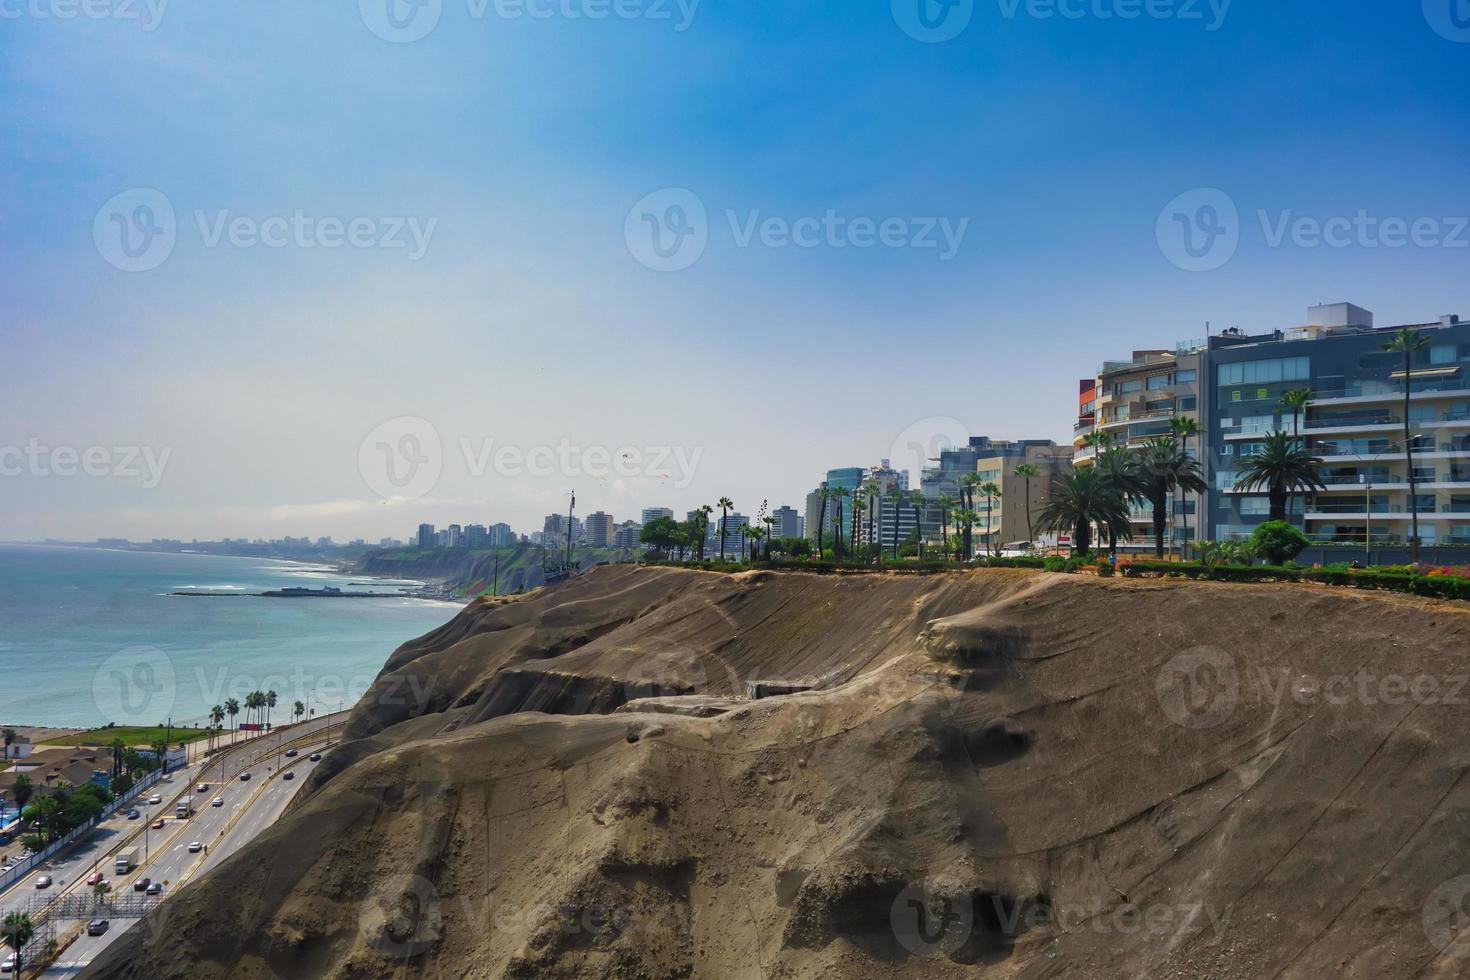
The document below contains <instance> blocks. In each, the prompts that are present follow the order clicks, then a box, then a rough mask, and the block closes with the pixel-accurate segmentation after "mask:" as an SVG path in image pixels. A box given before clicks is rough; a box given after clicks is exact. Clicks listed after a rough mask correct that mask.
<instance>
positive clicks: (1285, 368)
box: [1217, 357, 1312, 397]
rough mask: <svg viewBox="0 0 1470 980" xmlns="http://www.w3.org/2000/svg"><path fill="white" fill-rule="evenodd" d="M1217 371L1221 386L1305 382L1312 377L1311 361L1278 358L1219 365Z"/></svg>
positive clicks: (1307, 359)
mask: <svg viewBox="0 0 1470 980" xmlns="http://www.w3.org/2000/svg"><path fill="white" fill-rule="evenodd" d="M1217 370H1218V371H1219V384H1221V385H1242V384H1271V383H1273V382H1278V381H1305V380H1307V379H1308V378H1310V377H1311V376H1312V359H1311V358H1310V357H1278V358H1273V359H1270V360H1262V361H1241V362H1239V363H1237V364H1221V365H1220V366H1219V368H1218V369H1217ZM1262 397H1265V396H1262Z"/></svg>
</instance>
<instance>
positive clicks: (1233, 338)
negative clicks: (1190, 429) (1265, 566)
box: [1207, 303, 1470, 546]
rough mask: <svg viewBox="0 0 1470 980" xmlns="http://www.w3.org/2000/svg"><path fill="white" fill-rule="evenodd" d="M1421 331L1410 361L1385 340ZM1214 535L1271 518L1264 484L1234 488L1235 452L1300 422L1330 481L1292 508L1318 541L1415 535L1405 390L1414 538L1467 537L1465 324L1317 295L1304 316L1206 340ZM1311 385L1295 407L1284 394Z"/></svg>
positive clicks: (1459, 540)
mask: <svg viewBox="0 0 1470 980" xmlns="http://www.w3.org/2000/svg"><path fill="white" fill-rule="evenodd" d="M1405 326H1406V327H1408V328H1409V329H1412V330H1416V331H1419V332H1420V333H1421V334H1422V335H1423V336H1424V337H1425V338H1426V340H1427V341H1428V345H1427V346H1426V347H1425V349H1424V350H1422V351H1420V352H1419V353H1418V354H1416V355H1415V356H1414V358H1413V360H1412V362H1411V370H1410V372H1409V374H1410V376H1411V377H1409V378H1406V376H1405V372H1404V358H1403V354H1401V353H1396V352H1391V351H1386V350H1384V345H1385V344H1386V343H1387V342H1388V341H1389V340H1390V339H1391V338H1392V336H1393V334H1394V333H1396V332H1397V331H1398V330H1400V329H1403V328H1404V327H1405ZM1207 358H1208V361H1209V365H1210V372H1211V375H1212V380H1213V382H1214V383H1213V384H1212V385H1211V386H1210V391H1209V392H1208V394H1209V398H1210V422H1211V424H1210V435H1211V439H1210V450H1211V455H1210V463H1211V464H1212V466H1211V469H1212V471H1213V472H1212V473H1211V476H1210V479H1211V486H1212V487H1213V488H1214V489H1216V490H1217V491H1219V492H1218V493H1216V494H1214V496H1215V501H1216V502H1215V506H1214V507H1213V508H1212V510H1211V513H1210V515H1209V522H1208V523H1209V525H1210V526H1211V529H1212V531H1211V533H1212V536H1214V537H1217V538H1233V537H1242V536H1246V535H1249V534H1250V533H1251V531H1252V530H1253V529H1254V528H1255V526H1256V525H1257V524H1260V523H1261V521H1263V520H1265V516H1266V512H1267V507H1268V503H1267V500H1266V498H1265V496H1264V494H1260V493H1242V492H1239V491H1236V490H1235V489H1234V486H1235V482H1236V480H1237V479H1238V478H1239V474H1240V471H1241V469H1242V466H1243V463H1242V461H1243V459H1244V458H1245V457H1247V456H1249V455H1250V454H1251V453H1252V452H1253V451H1255V449H1256V448H1257V447H1258V446H1259V445H1260V440H1261V437H1262V436H1263V435H1264V434H1265V433H1267V432H1271V431H1277V430H1281V431H1296V432H1299V433H1300V436H1301V439H1302V441H1303V442H1304V443H1305V445H1306V447H1307V448H1308V449H1309V450H1310V451H1311V452H1312V454H1313V455H1315V456H1319V457H1321V458H1322V460H1323V463H1324V465H1323V468H1322V480H1323V482H1324V483H1325V484H1326V485H1327V490H1326V491H1325V492H1319V493H1316V494H1312V495H1311V496H1310V497H1309V498H1308V499H1306V500H1301V499H1298V500H1297V501H1295V502H1294V504H1295V505H1294V507H1293V511H1292V519H1293V520H1294V521H1296V522H1297V523H1298V524H1299V525H1301V526H1302V527H1303V528H1304V529H1305V530H1306V532H1307V534H1308V535H1309V536H1311V537H1312V538H1313V539H1314V540H1321V541H1332V542H1337V543H1353V542H1362V541H1366V540H1368V535H1369V534H1370V533H1371V535H1372V540H1373V541H1375V542H1382V543H1385V544H1391V543H1397V542H1407V541H1408V539H1409V536H1410V524H1411V510H1412V508H1411V507H1410V505H1409V471H1408V453H1407V452H1406V451H1405V450H1406V447H1405V439H1404V394H1405V392H1404V388H1405V384H1406V382H1407V383H1408V387H1409V392H1408V395H1409V406H1408V421H1409V429H1410V436H1409V438H1410V439H1411V440H1412V448H1413V454H1414V471H1415V472H1414V478H1415V483H1416V487H1415V491H1416V495H1417V498H1418V501H1417V502H1418V511H1419V538H1420V541H1421V542H1422V543H1423V544H1424V545H1428V546H1434V545H1448V544H1462V545H1464V544H1470V377H1467V372H1470V323H1464V322H1462V321H1461V320H1460V318H1459V317H1458V316H1445V317H1442V318H1440V319H1439V320H1438V321H1436V322H1433V323H1414V324H1405V325H1402V326H1388V327H1376V326H1375V325H1374V322H1373V314H1372V313H1370V312H1369V311H1367V310H1364V309H1362V308H1361V307H1357V306H1354V305H1352V304H1351V303H1337V304H1333V305H1329V306H1317V307H1313V308H1311V309H1310V310H1309V311H1308V317H1307V323H1306V324H1305V325H1303V326H1301V327H1296V328H1292V329H1288V330H1281V331H1274V332H1272V333H1269V334H1263V335H1258V336H1244V335H1241V334H1239V333H1235V334H1226V335H1225V336H1222V337H1215V338H1211V341H1210V347H1209V350H1208V353H1207ZM1302 388H1306V389H1310V390H1311V392H1312V397H1311V401H1310V403H1309V404H1308V406H1307V408H1306V410H1305V412H1304V413H1302V414H1301V415H1299V416H1297V417H1295V418H1293V413H1292V411H1291V410H1290V409H1287V408H1285V407H1283V405H1282V403H1281V399H1282V396H1283V395H1284V394H1285V393H1286V392H1287V391H1291V390H1293V389H1302Z"/></svg>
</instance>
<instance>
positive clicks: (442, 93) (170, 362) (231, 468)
mask: <svg viewBox="0 0 1470 980" xmlns="http://www.w3.org/2000/svg"><path fill="white" fill-rule="evenodd" d="M48 2H49V6H48ZM1435 2H1437V0H1426V2H1425V3H1423V4H1419V3H1411V4H1400V5H1392V6H1391V5H1381V4H1374V3H1369V2H1367V0H1352V2H1347V3H1333V4H1328V3H1325V2H1313V3H1306V4H1300V5H1294V6H1289V7H1282V6H1280V5H1272V6H1271V7H1270V8H1267V7H1266V6H1264V5H1261V4H1247V3H1245V2H1244V0H1236V2H1234V3H1233V4H1227V3H1216V4H1214V5H1211V4H1206V3H1201V4H1191V5H1190V7H1191V8H1192V9H1193V10H1194V11H1195V12H1196V13H1198V14H1200V17H1199V18H1198V19H1196V18H1193V17H1184V16H1183V15H1182V8H1184V6H1185V5H1184V4H1183V3H1182V2H1180V3H1174V4H1163V5H1162V6H1161V7H1160V9H1165V8H1167V9H1170V10H1173V11H1175V13H1176V15H1175V16H1167V17H1149V16H1139V17H1137V18H1134V19H1124V18H1123V17H1122V16H1108V17H1103V16H1101V13H1105V12H1108V11H1112V12H1113V13H1117V11H1121V10H1122V9H1124V8H1125V6H1126V0H1112V2H1110V3H1109V2H1105V0H1099V2H1094V3H1089V4H1086V5H1083V4H1078V3H1063V4H1062V5H1061V8H1060V9H1064V10H1070V11H1081V12H1082V13H1081V16H1078V17H1070V16H1064V15H1062V14H1061V13H1056V12H1055V10H1054V12H1053V14H1052V15H1051V16H1044V15H1042V13H1041V11H1042V10H1046V9H1053V8H1052V7H1046V6H1044V5H1039V4H1035V3H1032V4H1024V3H1022V4H1019V5H1017V4H1013V3H1010V2H1008V0H1000V2H998V3H995V4H984V3H980V4H976V3H966V4H962V5H961V7H962V8H963V10H965V11H967V12H968V20H967V21H966V22H965V24H964V26H963V27H962V28H961V29H960V30H959V31H958V33H957V34H956V36H954V37H953V38H951V39H949V40H942V41H941V40H940V39H939V38H938V37H934V36H923V34H924V32H923V30H921V29H917V28H915V27H914V25H913V24H910V23H907V22H906V21H905V17H904V16H902V15H901V13H900V8H901V7H902V4H899V3H897V2H896V0H895V2H894V3H892V4H890V3H887V2H874V3H865V4H862V5H858V6H853V5H838V6H821V5H814V4H800V5H798V4H786V5H779V6H760V5H748V4H735V5H719V4H715V3H712V2H710V3H692V2H689V0H686V2H685V3H684V4H682V5H680V4H676V3H663V2H659V3H657V5H656V6H655V0H641V2H632V0H629V3H628V4H627V5H626V6H624V7H620V8H619V9H624V10H629V11H635V12H639V15H638V16H608V17H606V18H604V19H594V18H593V17H592V16H590V13H589V12H590V11H593V10H596V9H601V8H599V7H598V6H597V4H596V0H566V2H565V3H561V4H559V5H556V6H548V5H541V4H534V5H533V6H534V8H535V9H537V10H543V11H546V10H550V11H552V13H551V15H550V16H546V17H533V16H530V15H528V14H527V15H522V16H513V15H512V14H511V13H510V11H512V10H515V9H525V8H523V7H522V6H520V5H513V4H509V3H508V2H504V0H502V2H501V3H499V4H495V3H492V4H491V5H490V7H488V8H485V7H484V6H483V5H480V4H476V3H470V4H468V5H465V4H459V3H455V2H449V3H439V2H435V3H432V4H430V5H429V8H427V9H430V10H432V12H433V14H434V17H435V18H436V19H435V20H434V22H433V23H432V24H431V23H428V22H427V21H417V20H414V21H413V22H412V24H411V25H410V27H409V28H407V30H418V29H424V28H427V32H426V33H425V34H424V36H422V37H418V38H416V39H415V38H411V37H409V36H408V35H406V34H404V30H406V29H405V28H399V27H394V26H393V25H394V24H398V23H400V21H399V20H396V19H395V20H390V21H381V20H380V19H379V17H378V14H379V13H380V12H379V11H378V9H377V8H376V7H374V5H373V4H372V3H370V2H368V0H363V2H362V3H360V4H351V3H347V4H333V5H317V6H309V7H304V8H303V7H301V6H300V5H295V4H288V3H285V2H284V0H265V2H262V3H257V4H253V5H250V6H249V7H248V8H238V9H215V8H210V9H208V10H203V9H201V8H195V7H191V6H187V5H184V4H182V3H178V4H173V3H166V2H161V0H155V3H153V4H151V5H150V4H136V5H134V4H128V5H127V9H131V10H133V12H134V13H135V14H137V15H138V17H137V19H135V18H133V17H127V16H123V15H122V13H121V11H122V10H123V9H124V6H123V5H122V4H121V3H119V2H104V3H102V4H100V5H98V7H97V9H100V10H103V11H104V12H110V13H109V16H104V17H98V18H92V17H81V16H74V17H70V18H67V17H61V16H57V15H56V11H57V10H59V9H61V7H62V6H64V5H58V4H56V3H55V2H54V0H34V2H28V3H26V4H22V5H4V7H3V10H4V11H5V12H4V13H3V15H0V20H3V24H0V81H3V84H4V86H5V87H6V90H7V92H8V93H9V96H10V97H9V98H7V99H6V100H5V102H4V103H3V105H0V145H3V146H4V147H5V152H4V166H0V270H3V272H0V304H3V309H4V311H5V313H6V314H7V315H6V317H5V322H4V326H3V334H0V362H3V364H4V367H5V372H4V382H5V383H4V385H3V387H0V419H3V420H4V423H3V428H0V451H4V453H5V455H3V458H0V463H7V464H8V463H9V462H14V461H15V460H22V461H24V460H26V459H27V453H28V447H32V446H34V447H41V448H44V449H45V450H46V452H45V454H44V456H45V463H44V465H43V466H41V468H40V469H41V472H36V471H35V468H33V467H31V466H29V464H28V463H26V464H24V465H21V466H20V467H19V472H15V471H14V468H13V467H12V468H11V469H7V470H6V472H5V473H4V474H3V475H0V539H10V540H17V539H30V540H35V539H41V538H46V537H56V538H70V539H75V540H87V539H91V538H95V537H99V536H101V537H129V538H132V539H134V540H147V539H148V538H150V537H177V538H185V539H188V538H194V537H198V538H218V537H222V536H230V537H257V536H259V537H279V536H283V535H312V536H316V535H326V534H330V535H332V536H334V537H335V538H337V539H338V540H345V539H350V538H355V537H364V538H367V539H368V540H370V541H375V540H377V539H378V538H380V537H384V536H391V537H398V538H403V537H406V536H407V535H408V534H409V532H410V531H411V530H412V528H413V527H414V526H415V525H416V524H418V523H419V522H420V521H428V522H433V523H436V524H439V525H441V526H442V525H444V524H447V523H449V522H451V521H455V522H460V523H467V522H478V523H492V522H495V521H504V522H506V523H509V524H511V525H512V526H513V527H515V528H516V529H517V530H518V531H522V532H525V531H530V530H534V529H537V528H539V527H540V524H541V518H542V516H543V515H545V514H547V513H550V512H558V511H562V510H564V509H565V505H566V493H567V491H568V490H570V489H573V488H575V489H576V491H577V497H578V512H579V514H586V513H588V512H590V511H592V510H598V509H601V510H606V511H608V512H610V513H612V514H613V515H614V516H615V517H616V518H617V519H618V520H622V519H624V518H627V517H636V516H637V511H638V510H640V509H641V508H643V507H646V506H656V505H657V506H669V507H673V508H674V509H675V511H676V512H677V513H680V514H682V513H683V512H684V511H685V510H688V509H690V508H693V507H695V506H697V505H699V504H704V503H714V502H715V501H716V500H717V499H718V498H719V497H721V496H726V495H728V496H730V497H732V498H733V499H734V500H735V502H736V504H737V506H738V507H739V508H740V510H741V511H742V512H744V513H747V514H751V513H754V511H755V509H756V507H757V506H758V504H759V503H760V501H761V500H763V499H765V500H769V502H770V505H771V506H773V507H774V506H777V505H780V504H791V505H793V506H796V507H798V508H800V506H801V504H802V501H803V498H804V495H805V494H806V492H807V491H809V490H810V489H812V487H813V486H814V485H815V484H816V483H817V481H818V480H820V479H821V476H822V473H823V472H824V471H825V470H827V469H828V468H832V467H839V466H854V465H867V464H871V463H874V462H876V461H877V460H878V459H880V458H883V457H887V456H890V455H892V454H893V453H894V449H895V445H896V444H897V445H898V446H899V447H900V448H902V446H903V445H904V444H905V441H906V435H905V434H906V433H909V434H912V433H914V432H916V431H930V430H932V431H936V432H937V431H940V430H948V429H952V428H954V427H955V425H956V424H957V425H958V427H959V428H960V429H962V430H963V431H966V432H969V433H973V434H977V435H978V434H983V435H990V436H994V437H999V438H1051V439H1055V440H1056V441H1057V442H1059V443H1065V442H1066V441H1067V440H1068V439H1069V438H1070V434H1071V430H1072V424H1073V422H1074V421H1075V409H1076V385H1077V379H1078V378H1080V377H1085V376H1089V375H1091V374H1092V372H1093V371H1094V369H1095V368H1096V366H1097V364H1098V363H1099V362H1100V361H1102V360H1104V359H1114V358H1119V357H1126V356H1127V355H1128V353H1129V352H1131V351H1132V350H1135V349H1146V348H1160V347H1170V346H1172V345H1173V344H1174V343H1175V342H1176V341H1179V340H1184V339H1189V338H1196V337H1201V336H1203V335H1204V333H1205V324H1206V322H1207V321H1208V322H1210V323H1212V324H1213V326H1214V328H1215V329H1216V330H1218V329H1220V328H1222V327H1226V326H1233V325H1236V324H1239V325H1240V326H1241V327H1243V328H1244V329H1246V330H1248V331H1253V332H1254V331H1263V330H1269V329H1273V328H1279V327H1286V326H1292V325H1296V324H1299V323H1301V322H1302V321H1303V317H1304V314H1305V310H1306V308H1307V307H1308V306H1310V305H1312V304H1315V303H1320V302H1335V301H1349V302H1353V303H1356V304H1358V305H1360V306H1364V307H1366V308H1368V309H1370V310H1372V311H1373V312H1374V313H1375V314H1376V316H1377V318H1378V323H1379V324H1380V325H1387V324H1393V323H1418V322H1426V321H1432V320H1435V319H1437V318H1438V317H1439V316H1440V315H1442V314H1446V313H1459V314H1461V315H1462V316H1470V291H1467V289H1466V283H1467V282H1470V277H1467V275H1466V272H1467V261H1470V232H1467V231H1466V230H1465V225H1464V224H1463V223H1462V222H1464V221H1465V220H1466V219H1465V218H1464V216H1466V215H1470V197H1467V194H1466V190H1465V188H1466V183H1465V180H1464V177H1465V161H1466V159H1467V153H1470V125H1467V123H1470V105H1467V100H1466V97H1465V95H1466V90H1465V87H1464V85H1463V84H1461V83H1457V82H1456V81H1455V79H1458V78H1459V77H1460V76H1461V75H1462V74H1463V70H1464V67H1465V65H1466V64H1467V59H1470V31H1465V32H1463V33H1462V32H1459V31H1458V30H1457V28H1456V27H1455V26H1454V22H1448V21H1447V22H1441V21H1440V19H1439V18H1438V14H1437V13H1436V12H1435V11H1436V10H1437V8H1436V7H1435ZM1445 3H1446V6H1447V5H1448V3H1449V0H1445ZM1114 8H1116V10H1114ZM48 10H50V11H51V12H52V15H51V16H42V15H41V14H40V13H38V11H42V12H44V11H48ZM569 11H570V12H580V14H579V15H577V16H573V15H571V14H570V13H569ZM655 11H661V12H663V13H666V14H667V15H668V16H667V17H662V16H655V15H654V14H655ZM930 42H937V43H930ZM735 66H738V67H735ZM1406 106H1411V107H1412V110H1410V111H1406V110H1405V107H1406ZM1201 189H1216V190H1214V191H1203V190H1201ZM1191 194H1192V195H1193V196H1191ZM1220 194H1223V198H1221V197H1220V196H1219V195H1220ZM1181 195H1183V197H1182V198H1181ZM1181 200H1182V201H1183V202H1185V203H1184V204H1182V205H1180V207H1184V208H1185V209H1186V210H1188V211H1189V212H1190V213H1200V212H1197V211H1196V209H1197V207H1198V206H1200V205H1202V204H1210V205H1213V204H1216V203H1218V202H1220V201H1222V200H1223V201H1225V202H1227V203H1228V204H1229V205H1231V206H1233V207H1234V208H1235V209H1237V211H1238V216H1237V217H1236V218H1235V219H1234V220H1233V221H1232V220H1231V219H1230V216H1229V215H1228V213H1221V214H1219V215H1218V216H1219V217H1220V218H1221V219H1222V220H1223V221H1225V223H1226V226H1228V227H1226V228H1225V229H1224V231H1225V232H1227V234H1225V236H1224V237H1225V240H1226V241H1228V242H1230V245H1229V248H1230V252H1229V254H1228V255H1226V254H1224V253H1223V252H1220V251H1218V250H1215V249H1214V248H1209V249H1206V254H1205V256H1204V258H1203V259H1202V260H1201V259H1197V258H1192V257H1191V256H1190V254H1189V253H1188V251H1187V250H1185V251H1181V250H1180V248H1179V247H1178V243H1174V244H1171V243H1170V242H1169V241H1168V238H1167V234H1166V232H1167V229H1168V227H1169V213H1170V211H1171V208H1172V207H1173V206H1174V205H1173V202H1176V201H1181ZM701 212H702V214H701ZM1211 213H1214V212H1211ZM1360 215H1362V216H1365V217H1366V218H1367V219H1368V220H1369V221H1371V222H1372V228H1371V230H1365V226H1364V222H1363V219H1361V218H1360V217H1359V216H1360ZM767 219H776V222H775V223H774V224H765V222H766V221H767ZM1301 219H1309V220H1310V221H1314V222H1317V223H1319V224H1321V223H1331V222H1333V221H1334V220H1335V221H1336V222H1338V223H1339V225H1340V224H1341V223H1342V222H1347V223H1349V224H1351V225H1352V228H1351V230H1349V231H1347V232H1345V233H1344V234H1345V235H1346V237H1345V238H1343V239H1342V242H1343V243H1344V244H1339V243H1338V242H1335V241H1320V240H1318V241H1317V242H1316V243H1315V244H1313V242H1312V236H1311V235H1310V234H1302V233H1301V232H1302V226H1301V224H1300V221H1301ZM1394 220H1397V221H1400V222H1402V223H1404V224H1405V225H1407V226H1414V225H1416V223H1418V224H1421V225H1422V224H1423V223H1424V222H1429V223H1430V224H1431V225H1432V228H1431V229H1430V230H1431V231H1432V232H1433V233H1432V234H1426V236H1424V237H1422V238H1419V237H1416V238H1415V239H1414V240H1413V241H1410V242H1408V243H1401V244H1393V237H1394V236H1393V235H1392V234H1391V233H1389V232H1388V231H1387V230H1386V229H1385V228H1384V227H1383V223H1384V222H1385V221H1394ZM650 222H651V224H652V227H654V228H655V229H656V232H657V236H656V238H654V239H647V238H644V239H640V238H639V235H640V232H643V231H645V230H646V229H645V225H647V224H648V223H650ZM885 223H887V224H885ZM865 225H866V226H869V227H867V228H865V227H864V226H865ZM885 228H886V229H887V230H886V231H885V230H884V229H885ZM1201 230H1202V231H1208V229H1203V228H1202V229H1201ZM119 233H122V235H123V236H124V237H121V238H120V237H118V235H119ZM1319 238H1320V236H1319ZM1208 241H1209V242H1210V243H1211V245H1213V243H1214V238H1209V239H1208ZM1217 263H1218V264H1217ZM1192 264H1197V267H1199V268H1200V269H1201V271H1190V267H1191V265H1192ZM414 420H422V423H423V424H420V422H418V421H414ZM436 442H437V449H436V448H435V446H434V444H435V443H436ZM563 446H568V447H574V448H575V449H576V450H577V452H576V453H575V455H576V458H577V460H578V462H577V463H576V464H575V466H569V465H567V464H565V463H563V462H562V459H563V457H562V454H561V449H562V447H563ZM507 447H508V450H507ZM58 449H61V450H70V451H71V452H72V453H73V454H74V458H72V459H71V463H70V466H69V467H68V465H67V458H68V457H67V455H66V454H65V452H63V453H62V455H61V456H58V455H57V450H58ZM502 451H504V452H505V454H504V455H497V453H501V452H502ZM89 453H90V454H91V455H90V456H89V455H88V454H89ZM517 453H518V454H519V457H518V459H519V461H517ZM547 453H550V454H551V456H552V457H553V459H554V462H553V463H552V464H551V470H550V471H549V472H543V471H542V470H540V469H538V468H537V465H536V460H537V459H540V458H545V455H546V454H547ZM589 453H590V455H589ZM150 460H151V463H150ZM128 463H131V468H129V467H128V466H127V465H125V464H128ZM88 470H94V471H95V472H96V474H97V475H87V472H86V471H88ZM70 473H75V474H76V475H69V474H70ZM431 475H432V476H433V479H432V480H430V479H429V477H430V476H431ZM155 478H156V479H155ZM150 484H156V485H150Z"/></svg>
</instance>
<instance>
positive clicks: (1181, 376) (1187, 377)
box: [1174, 368, 1199, 384]
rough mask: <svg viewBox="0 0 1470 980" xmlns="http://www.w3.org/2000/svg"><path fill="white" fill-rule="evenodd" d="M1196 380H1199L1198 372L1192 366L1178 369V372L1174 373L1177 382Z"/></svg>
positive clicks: (1186, 382)
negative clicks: (1183, 369) (1182, 369)
mask: <svg viewBox="0 0 1470 980" xmlns="http://www.w3.org/2000/svg"><path fill="white" fill-rule="evenodd" d="M1198 380H1199V372H1198V371H1196V370H1195V369H1194V368H1190V369H1189V370H1187V371H1180V372H1178V373H1177V374H1175V375H1174V381H1175V382H1176V383H1177V384H1189V383H1191V382H1194V381H1198Z"/></svg>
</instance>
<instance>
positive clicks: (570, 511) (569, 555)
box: [567, 490, 577, 573]
mask: <svg viewBox="0 0 1470 980" xmlns="http://www.w3.org/2000/svg"><path fill="white" fill-rule="evenodd" d="M576 510H577V491H575V490H573V491H572V502H571V504H570V505H569V506H568V507H567V572H568V573H570V572H571V570H572V514H573V513H575V512H576Z"/></svg>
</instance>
